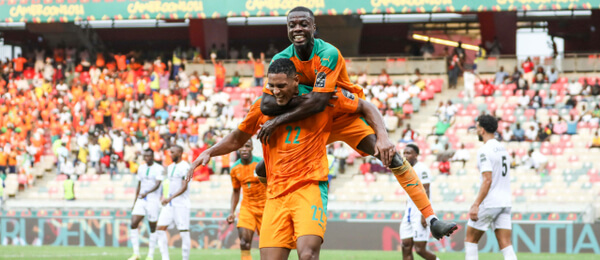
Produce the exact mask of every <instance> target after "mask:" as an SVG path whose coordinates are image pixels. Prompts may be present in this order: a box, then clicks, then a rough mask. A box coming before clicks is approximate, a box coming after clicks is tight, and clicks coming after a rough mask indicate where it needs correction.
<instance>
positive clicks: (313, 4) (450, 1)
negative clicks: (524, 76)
mask: <svg viewBox="0 0 600 260" xmlns="http://www.w3.org/2000/svg"><path fill="white" fill-rule="evenodd" d="M297 5H303V6H306V7H308V8H310V9H312V10H313V11H314V13H315V14H316V15H342V14H343V15H348V14H360V15H362V14H408V13H454V12H486V11H540V10H541V11H546V10H549V11H552V10H579V9H598V8H600V0H589V1H587V2H585V3H580V2H579V1H578V0H545V1H540V0H422V1H406V0H350V1H342V0H340V1H333V0H163V1H154V0H149V1H146V0H91V1H90V0H66V1H65V0H0V21H2V22H5V23H10V22H34V23H48V22H71V21H83V20H127V19H185V18H201V19H204V18H220V17H254V16H258V17H261V16H282V15H285V14H286V12H287V11H288V10H290V9H291V8H293V7H295V6H297Z"/></svg>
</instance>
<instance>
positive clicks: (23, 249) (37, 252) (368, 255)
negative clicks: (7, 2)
mask: <svg viewBox="0 0 600 260" xmlns="http://www.w3.org/2000/svg"><path fill="white" fill-rule="evenodd" d="M140 250H141V254H142V259H145V257H146V254H147V252H148V251H147V250H148V249H147V248H141V249H140ZM131 254H132V251H131V248H114V247H104V248H98V247H53V246H42V247H34V246H0V259H85V260H92V259H127V258H128V257H130V256H131ZM170 255H171V259H181V251H180V249H179V248H171V249H170ZM437 255H438V257H439V258H440V259H443V260H459V259H461V260H462V259H464V257H465V255H464V253H437ZM517 256H518V258H519V260H546V259H548V260H550V259H560V260H570V259H573V260H575V259H577V260H587V259H590V260H591V259H598V256H597V255H593V254H578V255H566V254H528V253H520V254H517ZM252 257H253V259H260V258H259V253H258V250H257V249H253V250H252ZM239 258H240V252H239V250H225V249H207V250H199V249H192V251H191V254H190V259H211V260H213V259H239ZM154 259H157V260H158V259H160V253H159V251H158V248H157V249H156V252H155V254H154ZM290 259H298V257H297V255H296V251H292V252H291V254H290ZM321 259H374V260H384V259H394V260H397V259H402V253H400V252H395V251H394V252H391V251H387V252H386V251H350V250H323V251H322V252H321ZM415 259H421V258H420V257H418V256H417V255H416V254H415ZM479 259H486V260H488V259H489V260H501V259H503V257H502V254H500V253H497V254H479Z"/></svg>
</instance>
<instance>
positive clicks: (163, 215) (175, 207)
mask: <svg viewBox="0 0 600 260" xmlns="http://www.w3.org/2000/svg"><path fill="white" fill-rule="evenodd" d="M182 153H183V148H181V146H179V145H174V146H171V158H172V159H173V163H171V165H169V166H168V167H167V178H168V179H169V192H168V194H169V195H168V196H167V197H166V198H163V199H162V201H161V204H162V205H163V208H162V210H161V211H160V215H159V217H158V228H157V229H158V232H157V233H158V248H159V249H160V254H161V255H162V259H163V260H164V259H169V247H168V244H167V232H166V230H167V228H168V226H169V225H170V224H171V223H175V226H176V227H177V229H178V230H179V234H180V235H181V255H182V256H183V259H184V260H187V259H189V257H190V248H191V245H192V244H191V240H190V231H189V228H190V192H189V190H188V182H187V181H186V180H185V177H186V176H187V172H188V171H189V169H190V164H189V163H188V162H186V161H183V160H181V154H182Z"/></svg>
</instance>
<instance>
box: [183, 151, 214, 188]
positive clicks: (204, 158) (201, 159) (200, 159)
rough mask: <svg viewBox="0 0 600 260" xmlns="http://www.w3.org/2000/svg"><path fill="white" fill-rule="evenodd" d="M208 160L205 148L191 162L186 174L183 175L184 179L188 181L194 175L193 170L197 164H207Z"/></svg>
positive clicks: (208, 155) (208, 156)
mask: <svg viewBox="0 0 600 260" xmlns="http://www.w3.org/2000/svg"><path fill="white" fill-rule="evenodd" d="M208 162H210V154H209V152H208V150H205V151H204V152H202V153H201V154H200V155H198V158H196V160H194V161H193V162H192V165H191V167H190V170H189V171H188V173H187V176H186V177H185V181H187V182H189V181H190V180H191V179H192V178H193V177H194V172H195V171H196V168H198V166H200V165H207V164H208Z"/></svg>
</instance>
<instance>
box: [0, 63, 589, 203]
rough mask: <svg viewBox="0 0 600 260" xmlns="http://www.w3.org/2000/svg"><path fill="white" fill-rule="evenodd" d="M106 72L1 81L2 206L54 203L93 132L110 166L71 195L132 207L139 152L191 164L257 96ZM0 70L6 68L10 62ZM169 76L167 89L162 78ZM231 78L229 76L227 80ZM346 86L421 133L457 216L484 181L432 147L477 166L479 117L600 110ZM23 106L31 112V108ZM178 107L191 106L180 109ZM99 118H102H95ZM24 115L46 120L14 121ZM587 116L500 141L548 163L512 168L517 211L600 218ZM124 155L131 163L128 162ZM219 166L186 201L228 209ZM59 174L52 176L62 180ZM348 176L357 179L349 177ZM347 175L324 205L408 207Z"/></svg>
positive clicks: (203, 173)
mask: <svg viewBox="0 0 600 260" xmlns="http://www.w3.org/2000/svg"><path fill="white" fill-rule="evenodd" d="M168 64H170V62H169V63H168ZM113 65H114V66H113ZM113 65H111V66H107V68H105V69H103V70H101V71H98V70H96V69H95V68H94V67H93V66H92V67H91V68H89V69H88V68H83V67H81V66H78V67H76V68H75V70H74V73H65V74H64V76H66V77H69V79H67V82H71V83H69V84H67V88H66V89H65V88H64V86H60V85H62V84H63V83H62V82H63V81H62V80H61V76H56V73H60V72H59V67H58V66H52V65H51V63H47V64H46V65H44V66H50V67H49V68H48V70H50V69H52V70H53V74H52V76H51V77H46V76H49V75H50V74H49V73H48V75H44V73H43V72H44V71H41V73H34V72H32V71H31V70H32V68H31V67H26V68H25V69H24V71H23V73H22V74H19V73H14V72H12V71H11V72H10V73H8V74H6V77H7V78H9V79H13V80H12V81H8V82H7V81H5V80H4V81H2V84H0V86H2V88H0V92H1V93H0V94H2V97H3V98H2V100H1V102H0V108H1V109H0V115H1V116H2V117H3V118H6V119H8V120H11V123H12V124H9V125H7V127H6V129H2V137H3V139H2V140H3V147H4V152H6V151H7V150H8V151H14V152H15V153H16V155H17V161H18V165H19V167H17V169H18V170H17V171H18V174H8V175H7V177H6V180H5V184H6V189H5V193H6V194H7V195H8V196H10V197H15V198H17V199H22V200H45V199H50V200H57V199H61V198H62V196H63V191H62V185H61V183H62V181H63V180H64V178H65V177H64V175H63V174H57V172H56V170H55V169H56V162H57V157H58V156H57V155H58V152H57V150H58V148H59V147H60V142H66V143H67V144H70V145H71V147H69V148H68V150H69V153H68V158H69V161H75V162H76V163H74V164H73V165H72V166H73V167H74V168H77V163H80V162H81V161H84V160H81V159H75V158H78V157H79V154H76V153H75V152H78V151H79V150H81V149H79V147H78V145H79V144H78V140H77V139H78V138H79V137H80V136H84V138H85V134H84V133H85V132H86V131H88V132H89V133H91V134H90V135H89V144H91V143H95V141H94V140H95V139H97V140H100V139H102V137H103V136H106V135H108V136H106V138H108V139H109V140H110V142H109V144H108V145H106V144H105V145H104V147H103V149H102V150H103V152H104V155H106V154H108V160H107V161H104V162H101V163H100V164H102V163H105V165H104V166H101V167H91V166H92V165H91V163H90V159H91V158H90V156H89V155H88V156H87V158H85V159H86V160H85V161H87V162H88V163H87V166H88V167H87V168H85V170H84V171H83V172H78V171H77V170H75V172H74V174H76V175H78V176H79V177H78V180H77V181H76V182H75V190H76V191H81V190H85V192H77V200H81V201H108V202H111V201H114V202H130V200H131V199H132V197H133V194H134V193H135V187H136V185H137V182H136V180H135V179H134V177H133V175H132V174H131V173H132V172H135V169H136V167H137V165H138V164H139V163H141V162H140V160H141V156H138V155H137V153H138V152H139V151H141V149H145V148H147V147H150V148H152V149H153V150H155V151H160V152H161V153H158V154H159V155H158V156H157V158H156V159H157V160H158V161H162V163H163V164H167V163H168V162H169V160H170V159H169V155H168V152H166V153H163V152H162V151H163V150H162V149H161V148H162V147H167V146H168V145H169V144H170V143H179V144H182V145H183V146H184V147H186V155H185V159H187V160H192V158H193V157H195V156H197V154H199V153H200V152H201V151H202V150H203V149H206V148H207V147H208V146H209V145H211V144H213V143H214V141H215V140H217V139H218V138H220V136H222V135H223V134H226V133H227V132H228V131H229V129H232V128H233V127H235V126H236V125H237V123H239V122H240V120H241V119H242V118H243V116H244V115H245V112H246V109H247V108H248V105H249V104H250V103H251V102H252V100H254V99H255V98H256V97H257V96H258V95H260V94H261V87H260V86H257V87H253V86H252V85H253V84H252V82H254V81H253V79H252V78H249V77H242V78H237V79H236V80H239V81H240V82H242V83H241V84H240V86H241V87H225V88H223V89H216V91H215V89H214V87H215V82H214V80H215V79H214V76H211V75H208V74H207V73H204V74H203V75H201V76H200V75H198V74H197V73H196V72H194V73H191V74H190V75H189V76H187V73H186V72H185V70H182V71H183V73H182V74H180V75H177V74H174V75H171V74H172V73H165V72H164V70H165V69H167V68H169V66H166V65H165V64H164V63H162V62H160V61H158V62H155V63H153V64H144V65H142V64H137V65H136V64H129V65H127V64H126V65H125V67H121V68H119V66H118V65H119V64H113ZM3 66H5V67H9V68H10V67H11V66H12V64H11V63H6V64H4V65H3ZM171 68H173V67H171ZM86 70H87V71H86ZM9 71H10V70H9ZM161 77H162V81H161ZM169 77H170V78H171V80H168V79H169ZM182 77H183V78H184V80H182ZM231 80H233V78H229V80H228V81H231ZM353 80H355V81H357V82H358V83H360V84H364V86H365V93H366V95H367V99H368V100H369V101H371V102H373V103H374V104H375V105H377V107H378V108H379V109H380V110H381V112H382V113H383V114H384V119H385V121H386V125H387V127H388V130H389V131H390V132H391V136H392V137H393V138H395V139H398V140H399V139H401V136H400V131H397V130H399V129H400V128H399V126H400V125H401V124H402V123H403V122H409V123H411V125H412V126H413V129H415V131H416V132H417V133H420V135H418V136H417V137H416V138H415V140H414V141H415V142H416V143H417V144H418V145H419V147H421V149H422V150H421V151H422V154H421V156H420V160H421V161H423V162H425V163H426V164H427V165H430V166H431V169H432V172H433V173H434V181H433V184H432V189H431V190H432V194H431V198H432V201H433V203H434V204H439V205H449V206H445V207H442V208H444V209H446V208H447V209H449V211H451V209H452V207H454V206H455V205H461V204H463V205H462V206H460V207H461V208H465V207H466V206H467V203H470V202H471V201H472V200H473V199H474V196H475V195H476V192H477V190H478V185H479V177H478V174H477V171H476V164H475V162H474V161H472V160H467V161H466V163H465V165H464V167H463V164H462V162H452V163H450V174H449V175H441V174H439V169H438V168H439V162H438V158H437V157H438V156H437V155H436V150H437V148H436V147H434V146H437V145H439V146H441V147H443V145H445V144H449V147H450V148H451V149H459V147H460V145H461V144H464V147H465V150H466V151H467V152H468V154H470V158H474V157H475V153H476V150H477V148H478V147H479V146H480V145H481V144H480V143H479V142H478V141H477V137H476V135H475V134H473V133H470V131H469V128H470V127H473V126H474V122H475V121H474V120H475V118H476V117H477V115H479V114H480V113H482V112H486V111H487V112H489V113H493V114H494V115H496V116H497V117H499V118H501V119H502V120H501V123H500V127H499V131H501V129H504V128H505V127H507V126H508V127H509V128H511V129H514V126H515V123H521V125H523V126H528V125H529V124H531V122H541V123H542V125H546V124H547V123H548V122H549V120H552V121H553V122H558V121H559V116H560V117H561V118H568V117H569V116H570V115H573V116H575V117H580V116H584V115H585V112H586V111H584V110H587V111H593V108H594V107H596V105H597V104H598V103H599V101H600V100H599V99H598V97H592V96H584V95H577V96H575V97H574V99H575V101H577V104H576V106H575V107H568V106H566V105H565V103H566V102H567V101H568V100H569V96H568V95H567V94H568V91H569V84H570V83H569V82H568V79H567V78H564V77H563V78H560V79H559V80H558V82H557V83H554V84H533V85H532V87H531V88H530V89H529V90H527V91H523V90H516V86H515V85H514V84H501V85H498V86H494V89H495V91H494V93H493V95H491V96H483V92H484V87H485V84H484V83H485V82H484V81H482V80H478V81H477V83H476V88H475V92H476V97H475V98H474V99H473V100H469V98H468V97H465V93H464V92H462V91H460V92H459V91H456V90H444V91H448V92H444V95H443V96H442V95H439V93H442V89H443V86H444V80H442V79H440V78H435V77H429V78H425V77H423V78H421V77H420V76H419V75H418V74H415V75H413V76H411V77H398V76H392V77H390V76H389V75H387V74H386V73H385V72H382V73H381V74H380V75H366V74H364V75H355V76H354V77H353ZM584 80H586V81H587V82H596V78H594V77H592V78H590V77H580V78H579V80H578V81H579V82H580V83H584ZM157 81H158V82H157ZM359 81H362V82H359ZM164 84H167V85H166V86H165V85H164ZM26 90H34V91H33V92H31V91H30V92H28V91H26ZM219 90H222V91H219ZM536 91H539V92H538V94H539V96H540V97H541V98H542V99H545V98H547V97H548V94H549V93H553V95H554V96H555V99H556V106H555V107H554V108H545V107H542V108H530V107H529V106H526V107H523V106H522V104H521V105H520V103H521V102H520V98H522V97H524V96H528V97H529V98H530V100H531V99H532V98H533V97H534V95H536ZM13 97H16V98H13ZM184 97H185V98H184ZM194 97H195V99H194ZM448 97H455V98H451V99H450V98H448ZM13 99H14V100H16V101H12V100H13ZM28 99H31V100H34V101H37V102H31V103H27V100H28ZM180 99H183V100H186V99H187V100H188V101H179V102H178V101H177V100H180ZM94 100H96V102H93V101H94ZM448 100H451V101H452V105H451V106H452V107H453V109H454V110H455V113H453V117H454V124H452V125H451V126H450V127H449V128H448V130H446V132H445V134H444V135H442V136H428V134H429V132H430V129H432V128H433V127H434V126H435V125H436V124H437V122H438V120H439V113H438V116H434V115H435V114H436V111H437V109H436V108H435V105H434V104H436V103H438V102H440V101H443V102H444V103H445V102H446V101H448ZM157 103H159V104H157ZM161 103H162V104H161ZM102 108H106V109H105V110H103V111H101V109H102ZM99 111H101V113H99ZM198 111H200V112H198ZM29 114H32V115H36V116H38V118H39V119H41V120H30V119H28V118H29V117H27V116H25V117H24V118H23V117H19V116H16V115H21V116H22V115H29ZM592 114H593V113H592ZM127 118H131V119H132V120H128V119H127ZM582 118H583V120H582V121H580V122H578V124H577V134H576V135H566V134H563V135H555V134H553V135H550V136H549V137H548V138H547V140H545V141H543V142H538V141H536V142H525V141H524V142H507V147H508V149H509V150H510V151H511V152H514V153H515V154H516V158H521V157H523V156H525V155H526V154H527V151H528V150H530V149H532V148H533V149H536V150H538V151H539V152H540V153H541V154H543V155H544V156H545V157H546V159H547V162H548V163H547V165H546V167H545V168H544V169H542V170H541V171H535V170H532V169H524V168H523V167H517V168H516V169H515V171H514V174H513V177H512V182H513V183H514V186H513V193H514V196H513V201H514V202H515V203H516V205H519V204H521V205H528V203H531V202H539V203H549V202H556V201H559V202H568V203H576V204H582V205H583V204H590V203H594V208H595V210H596V211H598V210H600V203H599V202H597V201H595V200H593V198H594V197H596V196H598V195H600V185H599V184H598V183H599V182H600V174H599V173H598V168H600V165H598V163H597V162H595V161H594V158H597V157H598V155H599V153H600V150H598V149H591V150H590V149H589V148H590V146H591V140H592V138H593V135H594V131H595V129H598V120H597V116H594V115H592V116H589V117H588V116H586V117H582ZM101 119H102V120H101ZM28 120H29V121H28ZM535 120H537V121H535ZM18 128H19V129H18ZM17 129H18V130H17ZM41 129H45V130H41ZM105 130H112V131H108V132H106V131H105ZM117 130H122V131H123V132H124V133H125V136H123V137H119V136H118V135H116V132H117ZM109 134H110V135H109ZM115 136H116V138H123V139H124V140H123V142H124V143H125V144H124V145H122V146H124V147H118V146H119V145H117V147H115V140H114V138H115ZM146 137H148V138H146ZM8 140H10V142H7V141H8ZM436 140H437V144H436ZM5 143H9V145H8V146H7V145H4V144H5ZM82 143H83V144H85V142H83V141H82ZM116 143H119V142H118V141H117V142H116ZM192 143H196V144H198V145H192ZM404 145H405V143H399V144H398V149H400V150H401V149H403V148H404ZM100 146H103V145H102V144H100ZM13 147H15V148H13ZM86 147H89V145H87V146H86ZM128 147H129V148H132V147H133V148H132V149H133V152H134V154H133V158H131V155H130V154H129V155H128V154H127V152H125V151H126V150H127V148H128ZM7 148H8V149H7ZM11 148H12V149H11ZM111 148H112V149H111ZM115 148H117V149H115ZM90 149H91V148H90ZM115 150H116V151H115ZM124 150H125V151H124ZM111 151H112V152H111ZM88 152H89V151H88ZM111 154H117V155H118V156H119V157H118V159H116V161H111V156H110V155H111ZM84 157H85V155H84ZM125 157H126V158H128V159H126V160H124V159H125ZM357 158H358V154H356V153H354V152H353V153H351V154H350V156H349V158H348V159H347V161H348V162H349V163H351V164H352V163H354V165H359V161H361V159H358V160H357ZM365 160H366V161H369V160H370V159H369V158H366V159H365ZM32 161H33V163H31V162H32ZM222 164H223V162H222V159H221V158H219V159H217V160H214V161H213V165H211V167H210V169H201V170H199V171H198V172H197V175H196V177H197V178H196V180H198V181H195V182H192V184H191V196H192V201H209V200H210V201H212V202H214V203H213V204H214V205H217V204H222V205H227V201H228V199H229V196H230V191H231V183H230V179H229V176H227V175H216V174H209V173H212V172H218V171H217V170H218V169H220V168H221V166H222ZM30 165H32V166H30ZM63 166H64V165H63ZM69 167H71V166H70V165H69ZM67 168H68V167H67ZM111 168H117V174H115V175H109V174H104V173H105V172H107V170H108V169H111ZM355 168H358V167H355ZM64 169H65V168H63V169H62V171H61V172H59V173H64ZM372 169H373V168H372ZM350 172H351V173H355V172H358V171H354V169H351V170H350ZM101 173H102V174H101ZM347 175H348V174H346V176H347ZM346 176H340V178H338V179H337V180H334V181H333V182H332V189H331V192H330V194H331V201H336V202H337V204H338V205H344V206H340V208H344V207H346V208H350V209H352V208H356V207H359V206H356V205H365V204H369V207H371V208H374V209H377V208H378V206H377V205H382V208H383V205H389V204H397V205H401V204H400V203H402V202H404V200H405V197H406V196H405V194H404V191H403V190H402V188H401V187H399V186H398V185H397V183H396V181H395V180H394V179H393V178H391V177H390V176H389V175H388V174H387V173H372V172H370V174H368V175H364V176H363V175H354V176H352V177H346ZM36 177H38V178H36ZM564 185H567V186H568V187H570V189H568V191H566V192H561V193H555V192H552V191H553V190H555V189H557V188H559V187H564ZM23 191H24V192H23ZM348 205H350V206H348ZM352 205H354V206H352ZM333 207H335V206H333ZM559 213H560V214H562V213H561V212H559ZM519 214H520V213H519Z"/></svg>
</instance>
